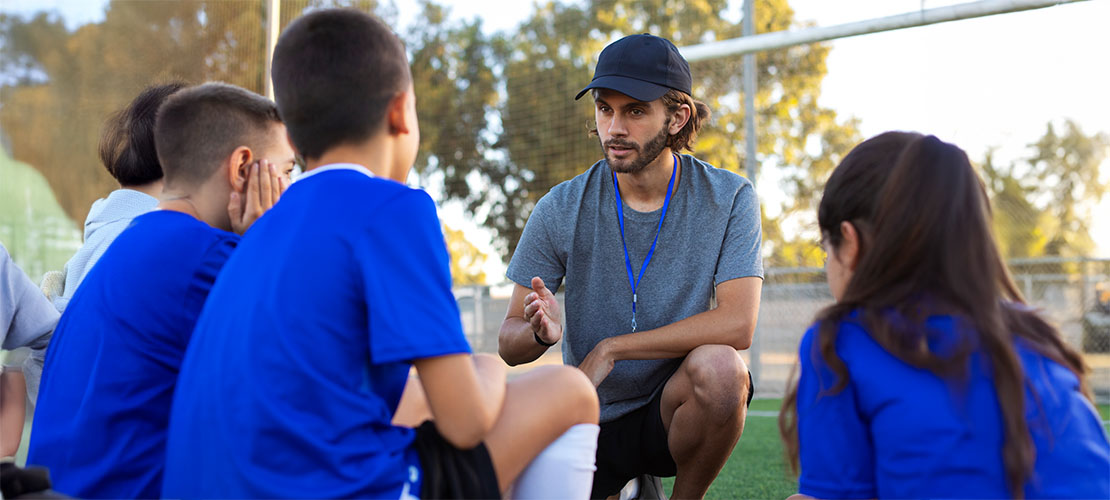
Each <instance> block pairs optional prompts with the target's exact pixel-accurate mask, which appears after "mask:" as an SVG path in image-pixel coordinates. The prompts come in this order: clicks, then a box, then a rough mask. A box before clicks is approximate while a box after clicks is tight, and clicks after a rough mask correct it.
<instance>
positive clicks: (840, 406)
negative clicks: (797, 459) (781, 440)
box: [798, 316, 1110, 498]
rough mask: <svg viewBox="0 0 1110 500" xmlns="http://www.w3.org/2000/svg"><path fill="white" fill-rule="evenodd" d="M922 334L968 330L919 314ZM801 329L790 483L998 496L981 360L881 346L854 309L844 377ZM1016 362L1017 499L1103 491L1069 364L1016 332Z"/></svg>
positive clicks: (995, 409)
mask: <svg viewBox="0 0 1110 500" xmlns="http://www.w3.org/2000/svg"><path fill="white" fill-rule="evenodd" d="M927 326H928V327H929V329H930V332H931V333H930V345H931V346H932V349H933V351H934V352H945V350H946V349H950V348H951V347H952V346H954V345H956V341H957V340H958V339H961V338H964V337H971V338H974V336H973V335H972V334H973V333H974V332H971V331H969V330H967V328H968V327H967V326H966V323H965V322H961V321H958V320H957V319H955V318H953V317H949V316H935V317H932V318H930V319H929V320H928V322H927ZM816 339H817V332H816V330H815V328H811V329H810V330H809V331H808V332H806V335H805V337H804V338H803V339H802V345H801V350H800V354H799V355H800V359H801V376H800V379H799V383H798V437H799V442H800V447H801V448H800V452H801V453H800V454H801V466H802V474H801V477H800V478H799V480H798V490H799V492H800V493H802V494H805V495H810V496H814V497H817V498H1009V497H1011V495H1010V492H1009V490H1008V489H1007V486H1006V473H1005V468H1004V466H1003V458H1002V446H1003V442H1004V435H1003V423H1002V414H1001V409H1000V407H999V404H998V397H997V394H996V392H995V390H994V383H993V377H992V375H991V372H990V368H989V365H988V363H987V361H986V360H985V359H984V356H983V355H982V354H981V353H980V352H975V353H973V354H972V355H971V357H970V361H969V363H968V367H967V374H966V377H960V378H941V377H939V376H937V375H936V374H934V373H933V372H931V371H928V370H925V369H919V368H915V367H912V366H910V365H909V364H907V363H905V362H903V361H901V360H899V359H898V358H896V357H894V356H893V355H891V354H890V353H889V352H888V351H886V350H885V349H883V348H882V347H881V346H880V345H879V344H878V343H877V342H875V340H874V339H872V337H871V336H870V334H868V332H867V331H866V330H865V329H864V327H863V326H862V325H861V324H860V322H859V321H858V320H856V319H855V318H854V317H853V318H850V319H848V320H845V321H843V322H841V324H840V331H839V334H838V336H837V339H836V351H837V353H838V355H839V356H840V357H841V358H842V359H843V360H844V363H845V364H846V366H847V369H848V374H849V380H848V385H847V387H845V388H844V389H843V390H841V391H839V392H832V391H831V389H832V387H833V386H834V384H835V382H836V377H835V376H834V375H833V372H832V371H831V370H830V369H829V367H828V365H827V364H826V363H825V362H824V360H823V358H822V357H821V355H820V354H819V352H818V351H817V350H816V349H815V347H816V345H815V342H816ZM1017 352H1018V356H1019V357H1020V359H1021V363H1022V366H1023V367H1024V368H1025V376H1026V380H1027V381H1028V385H1029V386H1030V387H1032V389H1033V391H1034V392H1032V393H1031V392H1029V391H1028V390H1027V392H1026V399H1025V406H1026V422H1027V423H1028V425H1029V431H1030V433H1031V434H1032V437H1033V444H1034V446H1035V447H1036V463H1035V465H1034V470H1033V474H1032V476H1031V477H1030V478H1029V480H1028V481H1027V483H1026V485H1025V496H1026V497H1027V498H1110V444H1108V442H1107V437H1106V434H1105V432H1104V431H1103V429H1102V426H1101V422H1100V421H1099V418H1098V415H1097V414H1096V413H1095V410H1094V408H1093V407H1092V406H1091V404H1090V403H1089V402H1088V401H1087V399H1086V398H1084V397H1083V395H1082V394H1081V393H1080V391H1079V381H1078V379H1077V378H1076V376H1075V374H1073V373H1072V372H1071V371H1069V370H1068V369H1066V368H1064V367H1063V366H1061V365H1059V364H1057V363H1056V362H1054V361H1051V360H1050V359H1048V358H1046V357H1044V356H1042V355H1040V354H1038V353H1037V352H1036V351H1034V350H1032V349H1030V348H1028V346H1026V345H1025V343H1024V342H1023V341H1018V345H1017Z"/></svg>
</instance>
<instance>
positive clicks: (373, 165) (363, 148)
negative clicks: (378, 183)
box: [305, 136, 403, 182]
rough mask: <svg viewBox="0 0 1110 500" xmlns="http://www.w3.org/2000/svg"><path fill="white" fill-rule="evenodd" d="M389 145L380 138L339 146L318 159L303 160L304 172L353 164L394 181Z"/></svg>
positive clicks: (391, 151) (394, 173) (394, 174)
mask: <svg viewBox="0 0 1110 500" xmlns="http://www.w3.org/2000/svg"><path fill="white" fill-rule="evenodd" d="M389 146H391V145H390V144H387V143H386V141H384V140H382V137H381V136H378V137H375V138H373V139H370V140H367V141H365V142H361V143H358V144H341V145H339V146H335V147H333V148H331V149H329V150H327V151H325V152H324V154H322V155H320V156H319V157H318V158H313V159H306V160H305V171H306V172H310V171H312V170H314V169H316V168H318V167H322V166H325V165H333V164H336V163H353V164H355V165H361V166H363V167H366V168H367V169H368V170H370V172H373V174H374V175H376V176H378V177H382V178H385V179H393V180H396V181H398V182H403V180H398V179H396V176H397V175H398V173H397V172H393V149H392V148H391V147H389Z"/></svg>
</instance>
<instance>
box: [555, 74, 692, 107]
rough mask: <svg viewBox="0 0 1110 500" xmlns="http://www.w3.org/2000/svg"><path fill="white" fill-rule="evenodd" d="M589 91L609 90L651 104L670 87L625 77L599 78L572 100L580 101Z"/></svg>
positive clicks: (610, 76)
mask: <svg viewBox="0 0 1110 500" xmlns="http://www.w3.org/2000/svg"><path fill="white" fill-rule="evenodd" d="M590 89H609V90H615V91H617V92H620V93H622V94H624V95H626V96H628V97H631V98H633V99H636V100H637V101H643V102H651V101H654V100H656V99H658V98H660V97H663V94H666V93H667V91H668V90H671V88H670V87H665V86H663V85H656V84H654V83H651V82H645V81H643V80H637V79H635V78H629V77H627V76H617V75H609V76H601V77H597V78H594V80H593V81H592V82H590V84H589V85H587V86H586V88H584V89H582V91H581V92H579V93H578V95H576V96H574V100H576V101H577V100H578V99H581V98H582V96H584V95H586V92H588V91H589V90H590Z"/></svg>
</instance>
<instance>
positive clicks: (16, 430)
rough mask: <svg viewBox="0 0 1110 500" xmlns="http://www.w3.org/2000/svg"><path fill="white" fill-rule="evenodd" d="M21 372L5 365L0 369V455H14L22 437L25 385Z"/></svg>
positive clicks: (25, 400)
mask: <svg viewBox="0 0 1110 500" xmlns="http://www.w3.org/2000/svg"><path fill="white" fill-rule="evenodd" d="M26 384H27V383H26V381H24V379H23V372H20V371H19V370H11V369H10V368H9V367H5V369H4V370H2V371H0V457H10V456H13V455H15V452H16V450H18V449H19V441H20V440H21V439H23V417H24V413H25V412H26V411H27V410H26V406H25V405H26V404H27V399H26V398H27V386H26Z"/></svg>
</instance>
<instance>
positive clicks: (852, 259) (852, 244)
mask: <svg viewBox="0 0 1110 500" xmlns="http://www.w3.org/2000/svg"><path fill="white" fill-rule="evenodd" d="M840 236H841V242H840V246H839V247H837V249H836V254H837V255H836V256H837V258H838V259H840V262H841V263H842V264H843V265H845V266H847V267H848V269H849V270H852V271H855V270H856V265H858V264H859V258H860V255H859V254H860V240H859V231H857V230H856V226H855V225H853V224H852V223H851V222H848V221H843V222H841V223H840Z"/></svg>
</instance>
